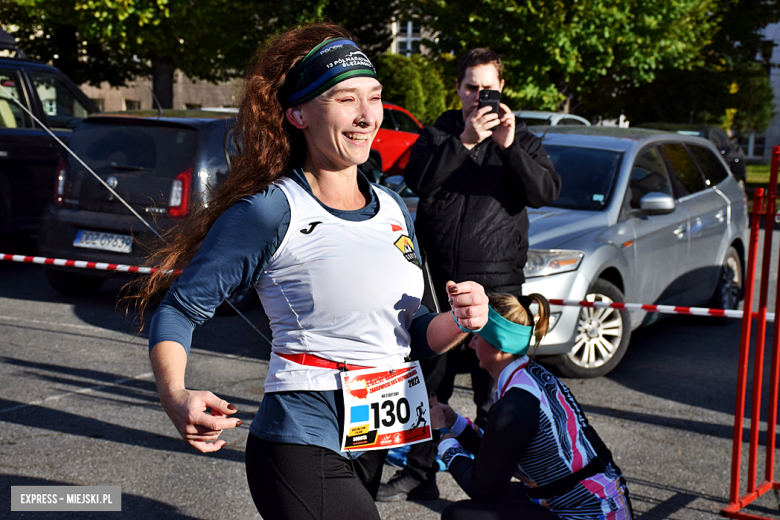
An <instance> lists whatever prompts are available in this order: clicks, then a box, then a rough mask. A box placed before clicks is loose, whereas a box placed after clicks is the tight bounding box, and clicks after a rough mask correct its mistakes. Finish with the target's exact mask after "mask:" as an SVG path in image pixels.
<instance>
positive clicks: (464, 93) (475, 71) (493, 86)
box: [457, 63, 504, 120]
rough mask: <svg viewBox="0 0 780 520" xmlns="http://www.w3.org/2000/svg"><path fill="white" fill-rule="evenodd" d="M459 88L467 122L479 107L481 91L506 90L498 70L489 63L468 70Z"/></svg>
mask: <svg viewBox="0 0 780 520" xmlns="http://www.w3.org/2000/svg"><path fill="white" fill-rule="evenodd" d="M457 87H458V96H460V102H461V104H462V105H463V119H464V120H465V119H467V118H468V117H469V116H470V115H471V112H473V111H474V110H476V109H477V106H478V105H479V91H480V90H498V91H499V92H501V91H502V90H503V89H504V80H499V79H498V68H496V66H495V65H493V64H492V63H488V64H487V65H477V66H476V67H469V68H467V69H466V74H465V75H464V76H463V81H461V82H460V83H459V84H458V85H457Z"/></svg>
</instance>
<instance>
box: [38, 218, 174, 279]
mask: <svg viewBox="0 0 780 520" xmlns="http://www.w3.org/2000/svg"><path fill="white" fill-rule="evenodd" d="M149 223H150V224H152V225H153V226H154V227H155V228H160V227H163V228H168V227H170V225H171V222H170V221H169V220H168V219H159V220H158V221H156V222H154V223H152V222H151V219H150V221H149ZM79 230H87V231H99V232H105V233H112V234H126V235H132V236H133V247H132V251H131V252H130V253H116V252H112V251H105V250H102V249H85V248H81V247H74V246H73V241H74V240H75V238H76V234H77V233H78V231H79ZM156 240H159V239H157V237H156V236H155V235H154V234H153V233H152V232H151V231H150V230H149V229H148V228H146V226H144V224H143V223H142V222H140V221H139V220H138V218H137V217H135V216H133V215H111V214H106V213H98V212H94V211H85V210H78V209H67V208H56V207H54V206H51V205H50V206H49V207H47V209H46V211H45V212H44V214H43V217H42V219H41V226H40V230H39V232H38V253H39V255H41V256H45V257H49V258H63V259H66V260H85V261H88V262H105V263H113V264H125V265H141V264H143V262H144V261H145V255H144V251H147V250H148V248H149V247H152V246H153V245H154V244H155V241H156ZM52 268H55V269H60V270H66V271H79V272H82V273H83V272H84V269H78V268H66V267H52ZM93 273H94V274H95V275H102V276H110V274H111V273H110V272H107V271H96V270H95V271H93ZM90 274H92V273H90Z"/></svg>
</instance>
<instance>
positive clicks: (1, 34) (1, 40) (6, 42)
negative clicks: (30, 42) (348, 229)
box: [0, 29, 27, 59]
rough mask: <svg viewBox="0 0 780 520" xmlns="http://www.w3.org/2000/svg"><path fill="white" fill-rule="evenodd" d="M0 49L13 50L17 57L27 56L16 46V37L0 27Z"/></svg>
mask: <svg viewBox="0 0 780 520" xmlns="http://www.w3.org/2000/svg"><path fill="white" fill-rule="evenodd" d="M0 51H15V52H16V57H17V58H21V59H26V58H27V54H25V52H24V51H23V50H22V49H20V48H19V47H17V46H16V38H14V37H13V36H11V35H10V34H8V33H7V32H5V31H4V30H2V29H0Z"/></svg>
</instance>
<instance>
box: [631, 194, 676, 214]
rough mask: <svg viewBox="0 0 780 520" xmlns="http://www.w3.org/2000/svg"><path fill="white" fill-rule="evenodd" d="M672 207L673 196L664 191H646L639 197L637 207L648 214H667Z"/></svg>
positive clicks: (673, 206)
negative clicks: (645, 193) (646, 192)
mask: <svg viewBox="0 0 780 520" xmlns="http://www.w3.org/2000/svg"><path fill="white" fill-rule="evenodd" d="M674 208H675V203H674V198H673V197H672V196H671V195H667V194H666V193H657V192H653V193H648V194H647V195H645V196H644V197H642V198H641V199H639V209H641V210H642V211H644V212H645V213H646V214H648V215H668V214H669V213H672V212H673V211H674Z"/></svg>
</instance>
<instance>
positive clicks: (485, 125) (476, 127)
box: [460, 106, 500, 150]
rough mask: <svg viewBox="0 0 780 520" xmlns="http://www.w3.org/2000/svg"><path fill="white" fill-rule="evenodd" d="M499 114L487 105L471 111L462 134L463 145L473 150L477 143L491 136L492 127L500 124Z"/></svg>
mask: <svg viewBox="0 0 780 520" xmlns="http://www.w3.org/2000/svg"><path fill="white" fill-rule="evenodd" d="M499 122H500V121H499V118H498V115H497V114H495V113H493V112H492V108H491V107H488V106H485V107H482V108H477V109H476V110H474V111H472V112H471V115H470V116H469V117H468V118H467V119H466V128H464V129H463V133H462V134H460V140H461V142H462V143H463V146H465V147H466V148H468V149H469V150H471V149H472V148H474V147H475V146H476V145H478V144H479V143H481V142H482V141H484V140H485V139H487V138H488V137H490V134H491V131H492V129H493V128H494V127H495V126H497V125H498V124H499Z"/></svg>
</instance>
